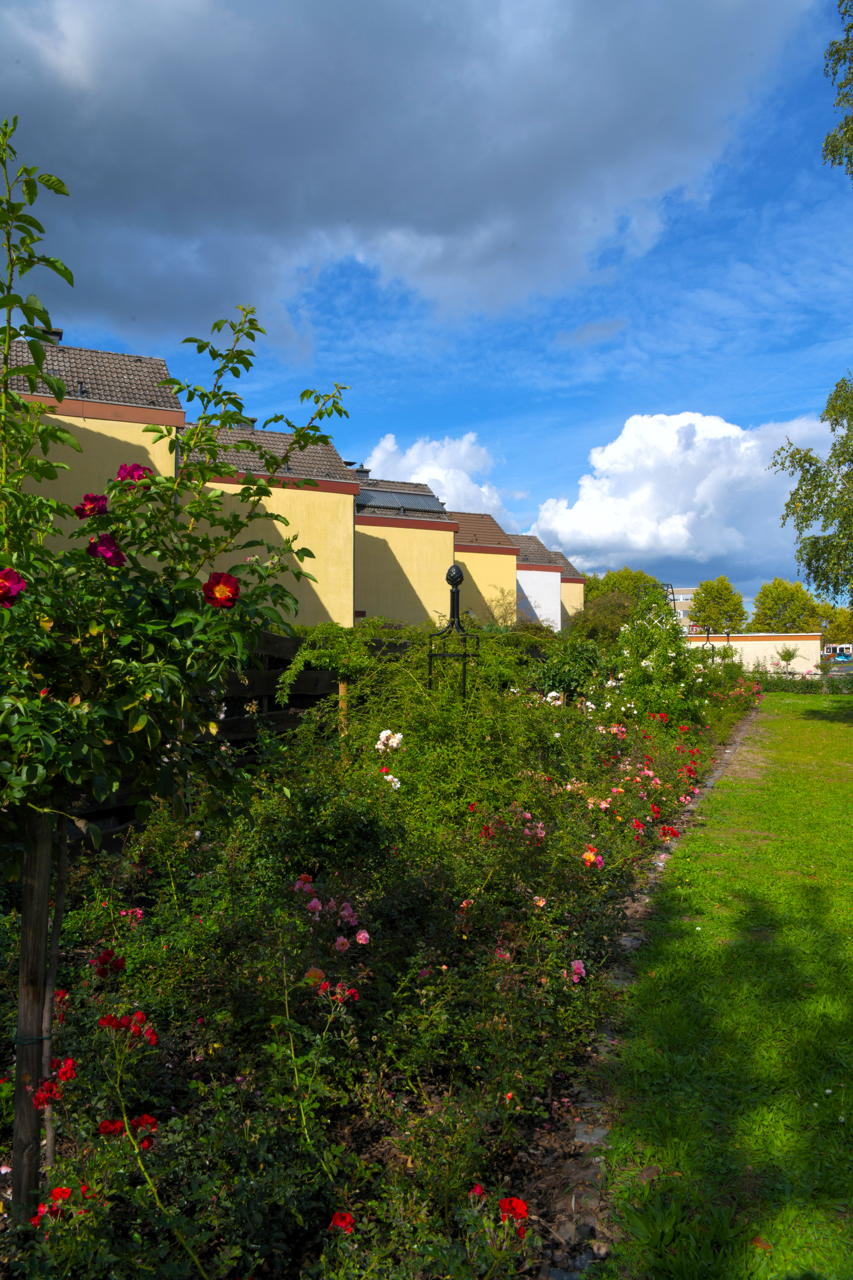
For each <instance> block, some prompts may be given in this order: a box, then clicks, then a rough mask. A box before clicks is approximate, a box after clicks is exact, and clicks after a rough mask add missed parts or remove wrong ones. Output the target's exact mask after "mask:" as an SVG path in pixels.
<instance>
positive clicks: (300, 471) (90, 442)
mask: <svg viewBox="0 0 853 1280" xmlns="http://www.w3.org/2000/svg"><path fill="white" fill-rule="evenodd" d="M57 332H59V331H57ZM60 337H61V333H60ZM13 360H14V361H15V362H16V363H18V364H23V363H28V362H29V352H28V349H27V347H26V345H25V344H24V343H22V342H19V343H16V344H14V349H13ZM45 366H46V369H47V371H48V372H49V373H52V374H55V375H56V376H57V377H59V378H61V379H62V381H63V382H64V383H65V386H66V390H67V394H66V397H65V399H64V400H63V401H62V402H61V403H60V404H57V402H56V400H55V399H54V398H53V397H52V396H50V395H49V394H48V393H47V390H46V389H45V393H44V394H40V395H32V394H30V393H29V391H28V388H27V384H26V382H25V381H24V380H23V379H22V378H18V379H13V386H14V389H15V390H16V391H18V392H19V393H20V394H21V395H22V396H24V398H25V399H27V400H29V401H31V402H32V401H36V400H38V401H41V402H42V403H43V404H45V405H46V406H47V409H48V412H49V414H50V416H51V417H54V418H56V419H57V420H59V421H60V422H62V423H63V425H65V426H66V427H68V428H69V429H70V431H71V432H72V433H73V435H74V436H76V438H77V440H78V441H79V443H80V444H81V446H82V452H81V453H76V452H74V451H72V450H70V449H68V450H63V451H61V452H60V451H57V455H56V458H57V461H61V462H64V463H67V465H68V468H69V469H68V470H67V471H62V472H60V473H59V476H58V478H57V479H56V481H54V482H53V485H54V488H53V492H54V493H55V494H56V496H57V497H58V498H59V499H60V500H61V501H63V502H68V503H71V504H72V505H74V504H75V503H78V502H79V501H80V498H81V497H82V495H83V494H84V493H101V492H103V488H104V485H105V484H106V482H107V481H108V480H111V479H112V478H113V477H114V476H115V475H116V472H117V471H118V468H119V467H120V466H121V464H122V463H130V462H137V463H140V464H142V465H143V466H148V467H151V468H152V470H153V471H155V472H157V473H159V474H160V475H170V474H174V468H175V461H176V458H175V455H174V454H172V453H170V452H169V448H168V444H167V442H166V441H161V442H159V443H155V442H154V439H153V437H152V436H151V434H147V433H146V432H145V430H144V428H145V427H146V426H147V425H149V424H163V425H168V426H174V427H177V428H178V431H179V433H181V434H182V433H183V432H184V431H185V429H186V425H187V424H186V418H185V414H184V410H183V407H182V405H181V403H180V401H179V400H178V399H177V397H176V396H175V395H174V394H173V393H172V392H171V391H170V390H169V389H168V388H167V387H163V386H161V385H160V383H161V382H162V381H163V379H164V378H167V377H168V376H169V370H168V369H167V367H166V363H165V361H163V360H160V359H158V358H155V357H151V356H134V355H125V354H121V353H118V352H111V351H92V350H89V349H87V348H84V347H67V346H63V345H61V343H60V344H59V345H56V346H50V347H49V348H48V350H47V355H46V360H45ZM260 434H261V433H254V432H253V431H252V429H251V428H249V427H244V428H234V429H233V430H232V431H231V432H230V433H229V435H228V439H229V440H232V441H234V442H235V443H236V442H237V440H246V439H248V440H251V439H252V438H253V436H254V435H257V436H258V437H259V438H260ZM289 444H290V437H289V436H288V435H287V434H285V433H283V432H271V431H270V432H264V433H263V446H264V449H265V450H267V451H269V452H278V453H281V454H285V453H286V452H287V449H288V447H289ZM223 460H224V461H226V462H227V463H229V464H233V465H234V466H235V467H237V468H239V469H240V471H241V472H242V473H246V472H250V473H253V474H259V467H260V458H259V456H258V455H256V454H253V453H252V452H251V451H246V452H239V451H229V450H228V449H227V448H226V449H225V450H224V453H223ZM273 479H274V481H275V485H276V486H278V485H280V486H281V487H274V492H273V494H272V496H271V497H270V498H269V499H267V500H266V504H265V505H266V507H267V509H268V510H269V511H270V512H274V513H276V514H281V515H284V516H285V517H286V518H287V520H288V522H289V524H288V526H287V527H284V526H282V525H280V524H278V523H277V522H276V521H273V520H270V521H259V522H258V524H257V525H256V526H255V531H253V533H254V535H255V536H258V537H261V538H264V539H265V540H266V541H268V542H270V543H271V544H272V545H273V546H276V545H280V544H281V543H282V542H283V540H284V539H285V538H290V537H292V538H294V539H295V541H296V543H297V544H298V545H299V546H304V547H308V548H309V549H310V550H311V551H312V552H313V553H314V557H315V558H314V559H306V560H305V561H304V562H303V564H304V568H305V569H306V570H307V571H308V572H309V573H311V574H312V575H313V577H314V578H315V579H316V581H313V582H312V581H309V580H308V579H306V578H303V579H301V580H300V581H299V582H296V581H295V580H291V581H288V582H287V585H288V586H289V588H290V589H291V590H292V591H293V593H294V595H295V596H296V598H297V600H298V602H299V614H298V620H299V621H300V622H304V623H307V624H311V623H316V622H323V621H329V620H332V621H335V622H339V623H340V624H341V625H342V626H352V620H353V594H352V592H353V516H354V505H353V503H354V497H355V494H356V493H357V492H358V487H359V486H358V481H357V478H356V477H355V476H354V474H353V473H352V471H350V470H349V469H348V468H347V467H346V466H345V464H344V462H343V461H342V459H341V457H340V455H339V454H338V452H337V450H336V449H334V448H333V447H332V446H331V445H312V446H310V447H309V448H308V449H305V450H303V451H301V452H295V453H294V454H293V456H292V457H291V458H290V460H289V464H288V466H287V467H286V468H283V469H282V470H281V471H280V472H278V473H277V474H276V476H275V477H274V478H273ZM220 483H221V488H222V490H223V492H225V493H229V492H232V493H234V494H235V495H236V493H237V492H238V489H239V485H236V484H234V482H233V480H229V479H226V478H224V477H223V478H222V480H221V482H220ZM232 563H233V561H232ZM293 563H294V564H296V563H297V562H296V561H295V560H294V561H293ZM216 567H217V568H218V569H227V568H228V567H229V560H228V557H227V556H226V557H223V559H222V562H221V563H219V564H218V565H217V566H216Z"/></svg>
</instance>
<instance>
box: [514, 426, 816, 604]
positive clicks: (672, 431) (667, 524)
mask: <svg viewBox="0 0 853 1280" xmlns="http://www.w3.org/2000/svg"><path fill="white" fill-rule="evenodd" d="M786 437H790V438H791V439H792V440H794V441H795V442H796V443H798V444H802V445H811V446H813V447H816V448H817V449H818V450H823V449H825V447H826V443H827V440H828V437H829V429H828V428H827V427H826V426H824V425H823V424H822V423H820V422H818V420H817V419H815V418H809V417H806V418H798V419H795V420H794V421H792V422H784V423H778V422H770V423H765V424H764V425H762V426H759V427H755V428H744V427H740V426H737V425H736V424H735V423H732V422H726V421H725V419H723V418H719V417H715V416H713V415H709V414H702V413H674V414H665V413H657V414H634V415H633V416H632V417H630V418H628V420H627V422H626V423H625V425H624V427H623V428H622V430H621V431H620V433H619V435H618V436H616V438H615V439H613V440H611V441H610V442H609V443H608V444H606V445H602V446H600V447H598V448H595V449H593V450H591V452H590V455H589V462H590V467H591V470H590V471H589V472H588V473H587V474H585V475H584V476H582V477H581V480H580V482H579V486H578V496H577V498H576V500H575V501H574V502H571V501H569V499H568V498H566V497H556V498H548V499H547V500H546V501H544V502H543V503H542V504H541V505H540V507H539V511H538V514H537V518H536V521H535V523H534V525H533V532H534V533H536V534H537V535H538V536H539V537H540V538H541V539H542V540H543V541H544V542H545V543H547V544H548V545H550V546H554V545H555V544H559V545H560V546H561V547H562V548H563V549H564V550H565V552H566V554H567V555H568V556H569V557H570V558H571V559H572V561H573V562H574V563H575V564H576V565H577V566H578V567H579V568H581V569H584V570H586V571H591V570H602V569H611V568H618V567H621V566H622V565H623V564H625V563H628V564H630V565H631V567H632V568H638V569H640V568H643V569H646V570H648V571H649V572H653V573H654V572H657V573H658V576H665V575H666V576H677V575H676V571H675V568H674V566H681V567H682V572H683V574H684V575H685V576H688V575H689V576H690V577H692V578H694V579H696V580H699V579H701V578H707V577H709V576H717V575H718V574H720V573H725V574H727V575H728V576H729V577H730V578H732V579H733V580H736V581H744V580H746V579H752V578H754V577H755V575H756V574H758V575H761V574H762V573H764V572H770V571H771V570H772V571H773V572H778V567H777V566H778V565H779V564H780V563H786V564H788V563H792V560H793V555H792V548H793V535H792V534H791V531H790V529H787V528H786V529H782V528H781V527H780V524H779V518H780V514H781V511H782V507H783V505H784V501H785V497H786V495H787V494H788V492H789V491H790V488H791V485H792V481H791V479H790V477H788V476H785V475H779V474H776V473H775V472H771V471H769V470H768V469H767V468H768V464H769V463H770V460H771V457H772V454H773V451H774V450H775V449H776V448H777V447H778V446H779V445H780V444H783V443H784V441H785V439H786Z"/></svg>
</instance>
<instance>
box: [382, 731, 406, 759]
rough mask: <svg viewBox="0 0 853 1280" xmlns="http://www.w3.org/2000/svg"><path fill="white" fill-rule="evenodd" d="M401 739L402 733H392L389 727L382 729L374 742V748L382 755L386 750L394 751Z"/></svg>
mask: <svg viewBox="0 0 853 1280" xmlns="http://www.w3.org/2000/svg"><path fill="white" fill-rule="evenodd" d="M402 741H403V735H402V733H392V731H391V730H390V729H383V730H382V732H381V733H380V735H379V739H378V741H377V743H376V750H377V751H378V752H379V753H380V755H384V754H385V752H386V751H396V750H397V748H398V747H399V746H400V745H401V744H402Z"/></svg>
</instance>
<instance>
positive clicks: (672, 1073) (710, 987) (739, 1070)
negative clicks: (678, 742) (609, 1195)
mask: <svg viewBox="0 0 853 1280" xmlns="http://www.w3.org/2000/svg"><path fill="white" fill-rule="evenodd" d="M792 889H793V891H792V893H791V894H790V896H789V898H788V902H787V903H786V904H784V905H783V906H782V907H780V904H779V902H778V900H777V901H774V902H773V903H772V904H771V903H770V902H768V901H766V900H764V899H762V898H761V897H760V896H758V895H756V894H753V895H749V894H745V895H744V896H743V897H742V908H741V910H740V913H739V916H738V918H737V920H736V922H735V924H734V926H733V927H732V928H731V929H730V930H729V931H728V936H726V937H725V938H721V939H717V940H713V939H712V938H711V937H710V932H711V931H710V928H708V929H707V936H703V933H702V930H701V928H700V929H699V930H698V931H697V928H696V925H695V923H693V922H691V921H690V920H689V919H685V911H686V910H688V909H689V907H687V908H686V907H685V902H684V899H683V898H682V897H678V896H677V895H676V894H675V893H674V892H673V889H672V888H671V887H668V886H667V885H666V884H664V885H663V886H662V887H661V889H660V890H659V894H658V910H657V915H656V918H655V920H654V921H653V922H652V923H651V929H650V932H651V934H652V936H653V945H652V946H651V948H650V950H649V953H648V954H647V958H646V959H645V965H644V972H643V973H641V974H640V975H639V977H638V981H637V986H636V987H635V989H634V991H633V993H632V998H631V1002H630V1005H629V1010H628V1015H627V1023H628V1025H627V1027H626V1031H627V1038H626V1040H625V1043H624V1046H623V1048H622V1050H621V1054H620V1057H619V1058H618V1059H617V1060H615V1061H613V1062H611V1063H610V1064H608V1065H607V1066H606V1067H605V1068H604V1073H605V1078H606V1085H607V1088H608V1089H609V1091H610V1094H611V1097H612V1098H613V1099H614V1101H615V1104H616V1109H617V1113H619V1115H620V1119H619V1123H618V1124H617V1126H616V1127H615V1128H614V1157H615V1159H614V1167H615V1168H616V1169H617V1170H618V1172H616V1173H615V1176H614V1192H615V1200H616V1202H617V1205H621V1206H622V1208H621V1209H620V1210H619V1218H620V1220H621V1227H622V1231H623V1234H624V1243H623V1244H622V1245H621V1246H620V1249H621V1252H619V1251H617V1255H616V1257H617V1260H618V1265H620V1266H621V1267H623V1268H625V1269H623V1270H622V1271H620V1272H619V1274H620V1275H629V1276H630V1277H631V1280H747V1278H749V1280H752V1278H753V1277H755V1280H760V1278H765V1280H771V1278H772V1280H843V1278H844V1277H847V1278H848V1280H849V1277H853V1263H849V1262H847V1263H844V1264H842V1269H839V1258H841V1257H843V1256H844V1251H843V1242H842V1240H841V1237H840V1235H839V1234H838V1228H839V1227H840V1225H841V1222H842V1219H843V1216H844V1214H845V1213H849V1207H850V1205H849V1198H848V1199H845V1197H849V1196H850V1194H851V1190H853V1188H851V1180H850V1169H849V1155H847V1154H846V1149H847V1148H846V1143H845V1141H844V1138H843V1136H842V1135H843V1134H844V1129H843V1127H840V1125H839V1121H838V1114H839V1112H840V1110H841V1109H842V1108H841V1106H840V1104H839V1102H838V1099H837V1094H838V1087H839V1085H840V1084H841V1083H842V1082H843V1080H844V1057H845V1045H846V1046H847V1051H848V1052H849V1045H850V1042H851V1036H853V1024H851V1011H850V1007H849V1004H846V1005H845V1003H844V1000H843V994H842V993H843V992H844V991H845V990H846V989H847V988H845V985H844V982H843V980H842V978H841V976H840V974H839V973H838V971H837V968H836V965H835V964H834V963H833V958H834V957H839V956H841V955H842V954H843V952H842V936H841V934H839V933H838V932H837V931H836V930H835V929H834V928H832V927H830V925H829V924H828V918H829V917H828V899H827V895H826V893H825V892H824V891H823V890H822V889H820V888H819V887H817V886H815V887H811V886H805V885H802V886H792ZM632 1163H633V1164H634V1167H633V1169H632V1168H631V1167H630V1166H631V1164H632ZM626 1166H627V1168H626ZM774 1226H775V1227H776V1228H777V1231H776V1235H775V1238H774ZM848 1244H849V1238H848ZM851 1252H853V1250H851ZM845 1265H846V1266H847V1267H848V1268H849V1269H848V1270H846V1271H845V1270H843V1266H845ZM810 1266H814V1267H816V1268H818V1269H817V1270H809V1269H808V1267H810ZM611 1274H612V1273H611Z"/></svg>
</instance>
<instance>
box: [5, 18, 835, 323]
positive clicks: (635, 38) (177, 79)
mask: <svg viewBox="0 0 853 1280" xmlns="http://www.w3.org/2000/svg"><path fill="white" fill-rule="evenodd" d="M814 4H815V0H726V2H725V3H724V2H723V0H709V2H708V3H704V4H684V3H683V0H669V2H668V3H661V0H610V3H608V4H607V5H591V4H588V3H583V2H582V0H512V2H511V0H504V3H501V2H500V0H432V2H431V3H429V2H426V0H425V2H424V3H419V4H414V3H405V2H401V0H364V3H361V4H353V3H351V0H290V2H289V3H286V4H283V3H281V0H244V2H243V3H242V4H239V5H238V4H231V3H227V2H226V0H123V2H122V3H120V4H116V3H115V0H41V2H39V0H36V2H35V3H34V2H33V0H6V5H5V7H4V9H3V12H2V13H0V47H2V48H3V51H4V53H3V58H4V77H3V86H2V91H0V114H10V113H12V112H17V113H18V114H19V115H20V116H21V119H22V125H21V131H20V144H21V146H20V150H21V154H22V156H23V157H24V158H25V159H27V160H28V161H29V160H31V161H32V162H37V163H40V164H42V165H43V166H45V167H49V168H52V169H54V170H55V171H56V172H58V173H60V174H61V175H62V176H63V177H65V178H66V180H67V182H68V184H69V186H70V187H71V189H72V191H73V201H72V202H70V204H69V205H68V206H67V207H63V208H62V209H61V210H57V209H53V210H51V211H50V213H49V219H50V226H51V246H52V247H53V248H54V249H55V251H56V252H58V253H61V254H62V255H63V256H64V257H66V258H67V259H68V260H69V262H70V263H71V264H72V265H73V266H74V267H75V269H76V272H77V276H78V281H79V285H78V290H77V291H76V294H75V296H74V301H73V308H74V314H76V315H77V316H79V317H82V318H85V319H87V320H88V321H89V322H90V323H101V324H104V325H106V326H107V327H109V328H111V329H114V330H118V331H125V332H131V331H134V330H136V331H146V330H147V331H153V330H155V329H156V330H159V331H160V332H163V331H169V330H171V331H172V332H183V331H186V330H187V329H188V328H189V329H192V328H194V327H198V326H200V325H201V324H203V323H204V321H205V320H207V319H209V318H210V316H211V315H212V314H214V313H218V312H221V311H222V310H223V309H224V308H228V307H230V306H231V305H232V304H233V303H234V302H236V301H240V300H252V301H255V302H257V303H258V305H259V306H261V307H262V308H263V309H264V310H265V311H266V310H268V309H270V308H272V307H274V306H275V303H276V301H277V300H279V299H282V298H284V297H286V296H288V295H291V294H292V293H293V291H294V289H295V288H296V287H297V285H298V281H299V279H300V272H304V271H311V270H315V269H317V268H319V267H322V265H324V264H325V263H328V262H330V261H334V260H336V259H340V258H345V257H347V256H354V257H356V258H358V259H359V260H361V261H364V262H367V263H369V264H371V265H374V266H375V267H376V268H377V269H378V270H379V271H380V273H381V274H382V276H383V277H384V278H392V277H399V278H401V279H403V280H405V281H406V282H407V283H408V284H409V285H411V286H412V287H414V288H416V289H418V290H420V291H421V292H422V293H423V294H424V295H425V296H427V297H428V298H429V299H431V300H433V301H435V302H436V303H437V304H439V305H440V306H442V307H445V308H447V309H449V310H453V311H459V310H461V311H478V310H490V309H495V308H499V307H501V306H505V305H508V304H512V303H513V302H518V301H521V300H523V299H524V298H525V297H527V296H528V295H530V294H531V293H535V292H555V291H558V290H560V289H561V288H563V287H564V286H566V285H568V284H570V283H571V282H572V281H574V280H577V279H578V278H580V277H581V276H582V275H583V273H584V271H585V270H587V269H588V268H589V264H590V260H591V258H592V257H593V256H594V254H595V253H596V251H597V249H598V248H599V247H600V246H602V245H603V244H605V243H606V244H607V245H608V247H609V249H610V251H611V252H613V251H616V252H629V253H630V252H639V251H642V250H643V248H645V247H647V246H648V245H649V244H650V243H652V242H653V241H654V239H655V237H656V236H657V234H658V233H659V229H660V214H659V201H660V197H661V196H662V195H663V194H664V193H666V192H667V191H669V190H672V189H673V188H675V187H679V186H685V187H687V188H688V189H691V188H692V189H696V188H698V186H699V185H700V184H701V183H702V181H703V179H704V177H705V175H706V174H707V171H708V168H709V165H710V164H711V163H712V162H713V161H714V160H715V159H716V158H717V157H718V156H719V153H720V149H721V147H722V146H723V145H724V143H725V141H726V139H727V137H728V136H729V130H730V128H731V121H732V118H733V116H734V114H735V113H736V112H737V111H738V110H739V109H741V108H742V107H743V106H744V104H745V102H746V100H747V96H748V94H749V93H750V92H751V91H753V90H755V89H756V87H757V86H759V85H760V84H761V83H762V77H763V76H764V75H765V73H767V72H768V71H769V70H770V69H772V66H773V63H774V59H775V58H776V56H777V55H778V53H779V50H780V47H781V45H782V42H783V41H785V40H786V39H788V38H790V37H791V35H792V33H793V32H794V31H795V30H797V24H798V22H800V21H801V20H802V18H803V17H804V15H806V14H807V13H808V12H809V11H811V10H812V9H813V8H814ZM815 56H816V57H819V56H820V52H819V50H818V49H817V48H816V50H815ZM71 305H72V304H70V303H68V301H67V300H66V299H61V300H60V307H61V309H62V311H63V312H65V313H66V314H67V312H68V310H69V308H70V306H71ZM280 336H282V337H286V327H283V328H282V329H281V330H280Z"/></svg>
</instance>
